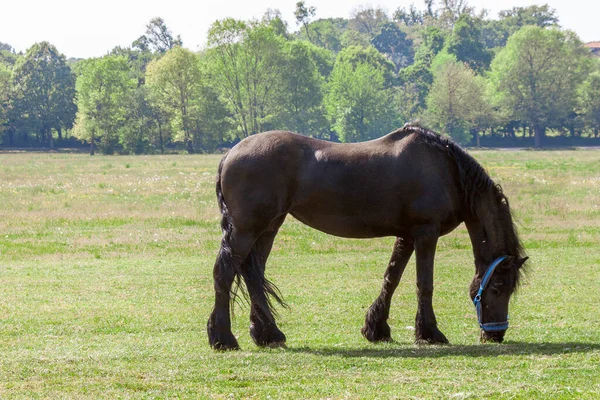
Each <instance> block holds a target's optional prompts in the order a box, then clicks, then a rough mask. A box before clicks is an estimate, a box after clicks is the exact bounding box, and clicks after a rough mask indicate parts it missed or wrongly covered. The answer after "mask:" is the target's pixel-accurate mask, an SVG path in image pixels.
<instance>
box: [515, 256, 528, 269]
mask: <svg viewBox="0 0 600 400" xmlns="http://www.w3.org/2000/svg"><path fill="white" fill-rule="evenodd" d="M527 260H529V257H524V258H521V259H520V260H517V262H516V263H515V264H516V265H517V268H521V267H522V266H523V264H525V261H527Z"/></svg>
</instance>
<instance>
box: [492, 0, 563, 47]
mask: <svg viewBox="0 0 600 400" xmlns="http://www.w3.org/2000/svg"><path fill="white" fill-rule="evenodd" d="M499 17H500V18H499V19H491V20H487V21H483V25H482V39H483V41H484V43H485V44H486V47H487V48H489V49H492V48H496V47H504V46H506V42H507V40H508V38H509V37H510V36H511V35H512V34H514V33H515V32H517V31H518V30H519V29H521V28H522V27H524V26H528V25H535V26H539V27H542V28H547V27H551V26H555V27H558V17H557V16H556V10H554V9H552V8H550V6H549V5H548V4H544V5H542V6H537V5H533V6H528V7H513V8H512V9H510V10H504V11H500V13H499Z"/></svg>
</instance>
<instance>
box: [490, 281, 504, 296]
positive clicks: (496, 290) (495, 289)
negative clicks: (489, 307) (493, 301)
mask: <svg viewBox="0 0 600 400" xmlns="http://www.w3.org/2000/svg"><path fill="white" fill-rule="evenodd" d="M490 290H491V291H492V294H493V295H495V296H499V295H500V293H502V282H497V283H496V284H494V285H492V286H490Z"/></svg>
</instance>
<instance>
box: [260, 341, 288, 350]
mask: <svg viewBox="0 0 600 400" xmlns="http://www.w3.org/2000/svg"><path fill="white" fill-rule="evenodd" d="M265 347H268V348H270V349H287V345H286V344H285V342H271V343H267V345H266V346H265Z"/></svg>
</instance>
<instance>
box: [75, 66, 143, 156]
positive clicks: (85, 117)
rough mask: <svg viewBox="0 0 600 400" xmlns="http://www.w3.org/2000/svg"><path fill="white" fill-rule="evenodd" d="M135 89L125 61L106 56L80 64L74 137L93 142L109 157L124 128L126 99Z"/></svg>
mask: <svg viewBox="0 0 600 400" xmlns="http://www.w3.org/2000/svg"><path fill="white" fill-rule="evenodd" d="M135 87H136V81H135V80H134V78H133V77H132V75H131V73H130V70H129V65H128V64H127V59H126V58H125V57H123V56H116V55H109V56H105V57H102V58H91V59H88V60H85V61H83V62H82V64H81V66H80V74H79V76H78V77H77V106H78V114H77V124H76V127H75V129H74V132H73V133H74V135H75V136H76V137H79V138H80V139H82V140H87V141H89V143H90V149H91V150H90V152H91V153H92V154H93V153H94V147H95V145H96V140H99V143H98V146H99V148H100V150H101V151H102V152H103V153H107V154H111V153H113V152H114V151H115V149H116V146H117V145H118V143H119V131H120V130H121V129H122V128H123V127H124V126H125V123H126V117H127V113H128V105H129V101H130V100H129V99H130V97H131V96H132V94H133V91H134V88H135Z"/></svg>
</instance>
